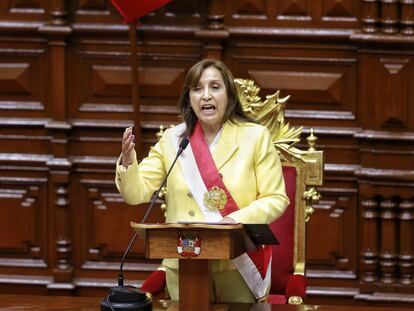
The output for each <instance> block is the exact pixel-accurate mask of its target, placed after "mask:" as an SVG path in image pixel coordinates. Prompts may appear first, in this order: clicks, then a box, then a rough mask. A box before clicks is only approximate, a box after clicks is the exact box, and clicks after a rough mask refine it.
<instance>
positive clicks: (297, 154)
mask: <svg viewBox="0 0 414 311" xmlns="http://www.w3.org/2000/svg"><path fill="white" fill-rule="evenodd" d="M235 82H236V86H237V88H238V94H239V99H240V102H241V103H242V105H243V110H244V111H245V112H246V113H247V115H248V116H249V117H251V118H252V119H254V120H256V121H257V122H258V123H260V124H262V125H264V126H266V127H267V128H268V129H269V131H270V134H271V137H272V140H273V143H274V145H275V148H276V150H277V151H278V152H279V155H280V158H281V161H282V166H283V175H284V179H285V185H286V193H287V195H288V196H289V199H290V205H289V206H288V208H287V209H286V211H285V213H284V214H283V215H282V217H280V218H279V219H277V220H276V221H274V222H273V223H272V224H271V225H270V227H271V229H272V231H273V232H274V233H275V235H276V236H277V237H278V239H279V241H280V245H277V246H273V254H272V287H271V289H270V295H269V298H268V302H269V303H286V302H288V303H290V304H300V303H302V302H303V298H304V297H305V294H306V278H305V276H304V275H305V241H306V230H305V228H306V222H307V221H308V220H309V217H310V215H311V214H312V213H313V212H314V209H313V207H312V205H313V203H314V202H316V201H318V200H319V199H320V194H319V193H318V191H317V190H316V186H319V185H321V184H322V180H323V152H322V151H317V150H315V143H316V140H317V138H316V136H315V135H314V134H313V130H311V131H310V136H309V137H308V138H307V141H308V144H309V148H308V150H301V149H298V148H297V147H295V145H296V144H297V143H298V142H299V141H300V135H301V133H302V127H300V128H293V127H290V126H289V123H285V117H284V109H285V106H286V103H287V100H288V99H289V97H290V96H286V97H284V98H280V97H279V94H280V91H277V92H276V93H274V94H273V95H268V96H266V99H265V100H262V99H261V98H260V97H259V92H260V88H259V87H258V86H257V85H256V84H255V82H254V81H252V80H243V79H236V80H235Z"/></svg>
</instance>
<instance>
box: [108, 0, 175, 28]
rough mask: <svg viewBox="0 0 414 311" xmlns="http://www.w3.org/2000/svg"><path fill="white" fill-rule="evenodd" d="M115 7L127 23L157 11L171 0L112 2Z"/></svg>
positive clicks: (115, 0) (123, 0)
mask: <svg viewBox="0 0 414 311" xmlns="http://www.w3.org/2000/svg"><path fill="white" fill-rule="evenodd" d="M111 1H112V4H113V5H114V7H115V8H116V9H117V10H118V11H119V13H121V15H122V16H123V17H124V21H125V22H126V23H130V22H133V21H135V20H137V19H138V18H140V17H142V16H145V15H147V14H148V13H151V12H152V11H155V10H156V9H158V8H160V7H162V6H163V5H165V4H167V3H168V2H170V1H171V0H111Z"/></svg>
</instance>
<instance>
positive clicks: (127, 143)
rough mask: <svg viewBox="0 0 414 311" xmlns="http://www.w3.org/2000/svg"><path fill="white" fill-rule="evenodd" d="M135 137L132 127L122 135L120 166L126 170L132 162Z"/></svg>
mask: <svg viewBox="0 0 414 311" xmlns="http://www.w3.org/2000/svg"><path fill="white" fill-rule="evenodd" d="M134 139H135V136H134V134H133V132H132V127H127V128H126V129H125V132H124V134H123V135H122V161H121V164H122V165H123V166H124V167H125V168H128V166H129V165H130V164H131V163H132V161H133V160H134V148H135V143H134Z"/></svg>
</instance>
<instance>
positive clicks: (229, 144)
mask: <svg viewBox="0 0 414 311" xmlns="http://www.w3.org/2000/svg"><path fill="white" fill-rule="evenodd" d="M237 128H238V126H237V124H235V123H231V122H228V121H227V122H226V123H225V124H224V128H223V132H222V133H221V137H220V139H219V141H218V143H217V146H216V148H215V149H214V152H213V159H214V162H215V163H216V167H217V170H220V168H222V167H223V165H224V164H226V162H227V161H228V160H229V159H230V158H231V156H232V155H233V154H234V152H235V151H236V150H237V148H238V147H239V145H238V140H237Z"/></svg>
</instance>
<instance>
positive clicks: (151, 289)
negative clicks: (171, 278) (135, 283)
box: [141, 270, 166, 296]
mask: <svg viewBox="0 0 414 311" xmlns="http://www.w3.org/2000/svg"><path fill="white" fill-rule="evenodd" d="M165 284H166V280H165V271H163V270H155V271H154V272H153V273H151V274H150V275H149V277H147V279H146V280H145V281H144V283H142V285H141V290H142V291H144V292H147V293H151V294H152V295H154V296H155V295H157V294H159V293H160V292H161V291H162V290H163V289H164V287H165Z"/></svg>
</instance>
